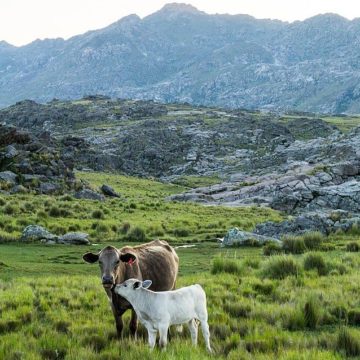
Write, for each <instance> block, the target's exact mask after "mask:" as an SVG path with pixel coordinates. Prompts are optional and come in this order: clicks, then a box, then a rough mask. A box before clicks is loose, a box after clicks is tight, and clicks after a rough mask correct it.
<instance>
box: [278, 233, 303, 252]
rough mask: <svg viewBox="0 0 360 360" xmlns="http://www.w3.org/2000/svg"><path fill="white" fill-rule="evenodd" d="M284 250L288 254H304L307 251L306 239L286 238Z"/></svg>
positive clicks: (283, 239) (283, 244) (283, 245)
mask: <svg viewBox="0 0 360 360" xmlns="http://www.w3.org/2000/svg"><path fill="white" fill-rule="evenodd" d="M282 241H283V243H282V248H283V250H284V251H285V252H286V253H290V254H302V253H304V252H305V251H306V246H305V242H304V239H303V238H302V237H299V236H284V237H283V238H282Z"/></svg>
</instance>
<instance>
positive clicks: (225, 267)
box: [211, 257, 242, 275]
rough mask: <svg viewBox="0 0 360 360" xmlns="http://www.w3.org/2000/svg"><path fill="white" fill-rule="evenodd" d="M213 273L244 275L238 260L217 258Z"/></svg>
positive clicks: (212, 269)
mask: <svg viewBox="0 0 360 360" xmlns="http://www.w3.org/2000/svg"><path fill="white" fill-rule="evenodd" d="M211 273H212V274H219V273H229V274H236V275H240V274H241V273H242V267H241V265H240V263H239V262H238V261H236V260H233V259H228V258H221V257H217V258H215V259H214V261H213V263H212V268H211Z"/></svg>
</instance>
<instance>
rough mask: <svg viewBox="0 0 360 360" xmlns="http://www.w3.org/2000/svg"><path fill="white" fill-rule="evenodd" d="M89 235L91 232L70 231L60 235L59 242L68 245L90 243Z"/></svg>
mask: <svg viewBox="0 0 360 360" xmlns="http://www.w3.org/2000/svg"><path fill="white" fill-rule="evenodd" d="M88 236H89V234H86V233H82V232H70V233H67V234H65V235H63V236H60V237H59V239H58V240H57V242H58V243H59V244H67V245H89V244H90V241H89V240H88Z"/></svg>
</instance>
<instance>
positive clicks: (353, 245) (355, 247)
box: [346, 241, 360, 252]
mask: <svg viewBox="0 0 360 360" xmlns="http://www.w3.org/2000/svg"><path fill="white" fill-rule="evenodd" d="M346 251H350V252H359V251H360V245H359V243H358V242H356V241H352V242H350V243H348V244H346Z"/></svg>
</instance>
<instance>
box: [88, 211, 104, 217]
mask: <svg viewBox="0 0 360 360" xmlns="http://www.w3.org/2000/svg"><path fill="white" fill-rule="evenodd" d="M91 217H92V218H93V219H105V215H104V212H103V211H102V210H94V211H93V212H92V213H91Z"/></svg>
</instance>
